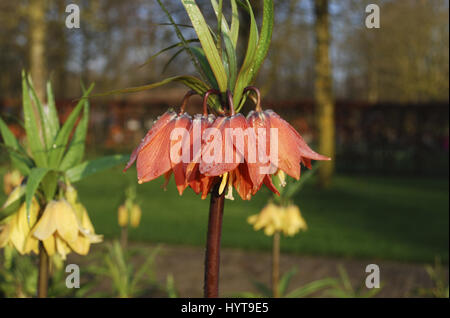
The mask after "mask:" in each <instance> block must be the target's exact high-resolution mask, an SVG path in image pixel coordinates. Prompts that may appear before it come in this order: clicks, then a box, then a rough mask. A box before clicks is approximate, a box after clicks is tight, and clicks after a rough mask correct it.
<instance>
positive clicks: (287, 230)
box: [247, 203, 307, 236]
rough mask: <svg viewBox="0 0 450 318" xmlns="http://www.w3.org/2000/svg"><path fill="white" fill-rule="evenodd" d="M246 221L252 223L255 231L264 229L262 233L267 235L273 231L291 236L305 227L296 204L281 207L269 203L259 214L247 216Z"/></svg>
mask: <svg viewBox="0 0 450 318" xmlns="http://www.w3.org/2000/svg"><path fill="white" fill-rule="evenodd" d="M247 222H248V223H250V224H252V225H253V228H254V230H255V231H258V230H260V229H264V234H266V235H267V236H271V235H273V234H274V233H275V232H283V233H284V235H286V236H293V235H295V234H296V233H298V232H299V231H300V230H306V229H307V225H306V222H305V220H304V219H303V217H302V216H301V214H300V210H299V208H298V207H297V206H296V205H289V206H287V207H282V206H278V205H275V204H273V203H269V204H267V205H266V206H265V207H264V208H263V209H262V210H261V212H259V214H255V215H252V216H250V217H248V219H247Z"/></svg>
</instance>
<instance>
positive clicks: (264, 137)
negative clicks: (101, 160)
mask: <svg viewBox="0 0 450 318" xmlns="http://www.w3.org/2000/svg"><path fill="white" fill-rule="evenodd" d="M249 90H253V91H254V92H256V94H257V102H256V109H255V111H251V112H250V113H249V114H248V116H247V118H245V117H244V116H243V115H242V114H240V113H237V114H236V113H235V111H234V107H233V100H232V96H231V93H230V92H228V113H225V112H223V113H220V114H219V116H218V117H215V116H214V115H212V114H208V108H207V100H208V97H209V95H210V94H211V93H213V94H220V93H219V92H218V91H216V90H209V91H207V92H206V93H205V95H204V99H203V114H202V115H199V114H197V115H195V116H194V119H192V117H191V116H190V115H188V114H187V113H185V106H186V103H187V100H188V98H189V97H190V96H192V95H193V94H194V92H192V91H191V92H188V93H187V94H186V96H185V98H184V99H183V102H182V106H181V109H180V112H179V113H178V114H177V113H175V112H174V111H170V110H169V111H167V112H166V113H164V114H163V115H162V116H161V117H159V118H158V119H157V121H156V122H155V123H154V125H153V127H152V128H151V129H150V130H149V132H148V133H147V135H146V136H145V138H144V139H143V140H142V142H141V143H140V145H139V146H138V147H137V148H136V149H135V150H134V151H133V153H132V155H131V158H130V161H129V162H128V164H127V166H126V167H125V170H127V169H128V168H130V167H131V165H132V164H133V163H134V162H135V161H136V162H137V164H136V165H137V174H138V180H139V183H143V182H148V181H151V180H154V179H156V178H158V177H160V176H162V175H164V176H165V178H166V184H167V182H168V180H169V178H170V175H171V174H172V173H173V175H174V179H175V184H176V186H177V189H178V192H179V193H180V195H181V194H182V193H183V191H184V190H185V189H186V188H187V187H188V186H189V187H191V188H192V189H193V190H194V192H195V193H197V194H199V193H201V194H202V199H204V198H206V196H207V195H208V193H209V192H210V190H211V188H212V186H213V185H215V184H217V183H218V182H220V187H219V192H220V194H221V193H223V191H225V188H226V189H227V195H226V198H228V199H234V197H233V188H234V189H236V191H237V193H238V194H239V196H240V197H241V198H242V199H243V200H249V199H251V197H252V196H253V195H255V194H256V193H257V192H258V191H259V189H260V188H261V186H262V184H265V185H266V186H267V187H268V188H269V189H270V190H271V191H272V192H274V193H276V194H279V193H278V190H277V189H276V187H275V186H274V184H273V183H272V176H274V175H276V176H278V177H279V178H280V181H282V182H281V184H283V183H284V173H286V174H288V175H289V176H291V177H293V178H295V179H297V180H298V179H299V178H300V164H303V165H304V166H306V167H307V168H311V160H330V158H328V157H325V156H322V155H320V154H318V153H316V152H314V151H313V150H311V148H310V147H309V146H308V145H307V144H306V142H305V141H304V140H303V138H302V137H301V136H300V134H299V133H298V132H297V131H296V130H295V129H294V128H293V127H292V126H291V125H290V124H289V123H287V122H286V121H285V120H284V119H282V118H281V117H280V116H279V115H278V114H276V113H275V112H274V111H272V110H265V111H263V110H262V109H261V106H260V95H259V91H258V89H257V88H255V87H247V88H246V89H245V91H249Z"/></svg>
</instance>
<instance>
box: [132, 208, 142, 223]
mask: <svg viewBox="0 0 450 318" xmlns="http://www.w3.org/2000/svg"><path fill="white" fill-rule="evenodd" d="M141 215H142V210H141V208H140V207H139V205H137V204H134V205H133V207H132V208H131V213H130V225H131V226H132V227H138V226H139V223H140V222H141Z"/></svg>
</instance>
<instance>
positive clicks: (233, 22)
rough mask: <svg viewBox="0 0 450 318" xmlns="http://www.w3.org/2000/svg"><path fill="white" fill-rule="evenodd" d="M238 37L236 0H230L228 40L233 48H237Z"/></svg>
mask: <svg viewBox="0 0 450 318" xmlns="http://www.w3.org/2000/svg"><path fill="white" fill-rule="evenodd" d="M238 37H239V12H238V7H237V4H236V0H231V29H230V38H231V42H232V43H233V46H234V48H235V49H236V47H237V41H238Z"/></svg>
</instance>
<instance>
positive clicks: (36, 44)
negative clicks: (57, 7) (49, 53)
mask: <svg viewBox="0 0 450 318" xmlns="http://www.w3.org/2000/svg"><path fill="white" fill-rule="evenodd" d="M46 2H47V1H46V0H33V1H31V2H30V5H29V11H28V12H29V25H30V73H31V77H32V79H33V84H34V88H35V89H36V94H37V96H38V97H39V99H40V100H41V101H44V97H45V76H46V74H45V73H46V70H45V32H46V27H45V11H46V5H47V3H46Z"/></svg>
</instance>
